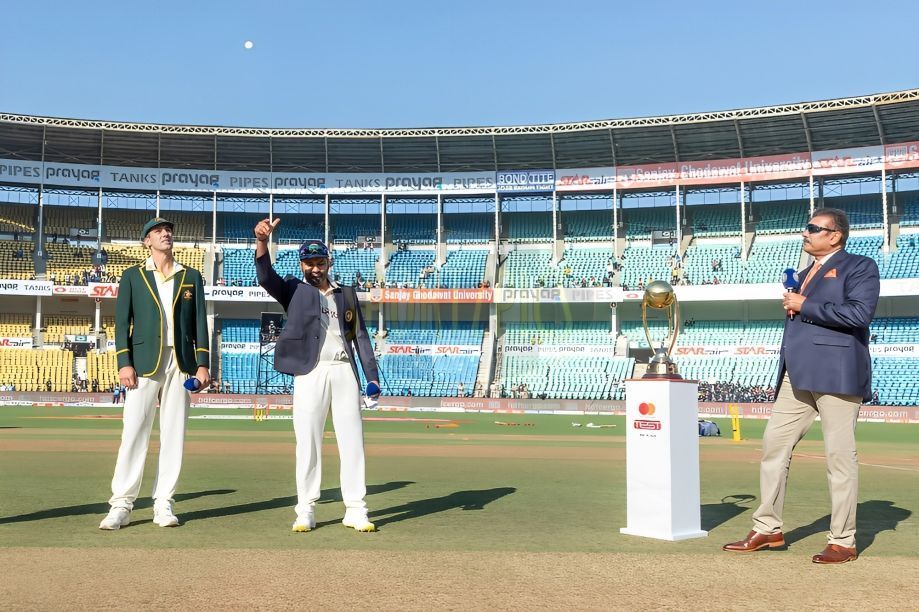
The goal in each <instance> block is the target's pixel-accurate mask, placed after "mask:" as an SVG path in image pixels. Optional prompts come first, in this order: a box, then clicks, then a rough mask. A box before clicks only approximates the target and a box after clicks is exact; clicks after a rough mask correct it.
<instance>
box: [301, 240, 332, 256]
mask: <svg viewBox="0 0 919 612" xmlns="http://www.w3.org/2000/svg"><path fill="white" fill-rule="evenodd" d="M314 257H325V258H326V259H328V257H329V247H327V246H326V245H325V243H324V242H323V241H321V240H307V241H306V242H304V243H303V244H302V245H300V261H303V260H304V259H313V258H314Z"/></svg>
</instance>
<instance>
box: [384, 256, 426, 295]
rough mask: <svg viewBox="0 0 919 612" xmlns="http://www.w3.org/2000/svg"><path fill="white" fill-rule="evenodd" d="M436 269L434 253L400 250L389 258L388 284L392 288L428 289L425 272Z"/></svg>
mask: <svg viewBox="0 0 919 612" xmlns="http://www.w3.org/2000/svg"><path fill="white" fill-rule="evenodd" d="M433 268H434V251H432V250H430V249H405V250H399V251H396V252H395V253H393V254H392V257H390V258H389V264H388V265H387V267H386V284H387V285H389V286H390V287H392V286H399V287H428V286H429V285H428V284H427V283H428V281H431V282H433V281H434V279H433V277H431V278H430V279H428V275H427V273H425V270H433Z"/></svg>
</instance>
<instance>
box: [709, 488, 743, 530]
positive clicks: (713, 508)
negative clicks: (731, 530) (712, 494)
mask: <svg viewBox="0 0 919 612" xmlns="http://www.w3.org/2000/svg"><path fill="white" fill-rule="evenodd" d="M755 499H756V496H755V495H749V494H746V493H740V494H738V495H728V496H726V497H722V498H721V503H718V504H702V521H701V522H702V529H704V530H705V531H711V530H712V529H714V528H715V527H718V526H719V525H723V524H724V523H727V522H728V521H729V520H731V519H732V518H734V517H735V516H738V515H740V514H743V513H744V512H746V511H747V510H750V506H749V505H742V504H749V503H750V502H752V501H754V500H755Z"/></svg>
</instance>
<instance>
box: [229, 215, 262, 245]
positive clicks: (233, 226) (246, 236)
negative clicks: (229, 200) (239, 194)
mask: <svg viewBox="0 0 919 612" xmlns="http://www.w3.org/2000/svg"><path fill="white" fill-rule="evenodd" d="M267 216H268V213H267V212H265V213H244V212H233V213H231V212H218V213H217V238H218V240H219V239H224V240H233V241H240V240H241V241H246V242H251V241H253V240H254V238H253V235H252V228H253V227H255V226H256V224H257V223H258V222H259V221H261V220H262V219H264V218H265V217H267Z"/></svg>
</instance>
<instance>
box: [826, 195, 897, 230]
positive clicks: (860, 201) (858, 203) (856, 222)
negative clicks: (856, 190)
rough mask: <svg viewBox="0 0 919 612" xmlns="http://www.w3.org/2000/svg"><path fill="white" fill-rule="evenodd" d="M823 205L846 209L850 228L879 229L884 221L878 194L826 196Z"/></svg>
mask: <svg viewBox="0 0 919 612" xmlns="http://www.w3.org/2000/svg"><path fill="white" fill-rule="evenodd" d="M818 206H819V204H818ZM823 206H826V207H830V208H839V209H842V210H844V211H846V214H847V215H848V216H849V229H850V230H861V229H880V227H881V226H882V224H883V222H884V213H883V212H882V210H883V207H882V206H881V196H880V194H871V195H849V196H836V197H828V198H824V200H823Z"/></svg>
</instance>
